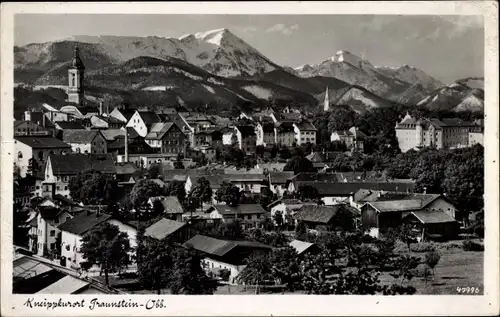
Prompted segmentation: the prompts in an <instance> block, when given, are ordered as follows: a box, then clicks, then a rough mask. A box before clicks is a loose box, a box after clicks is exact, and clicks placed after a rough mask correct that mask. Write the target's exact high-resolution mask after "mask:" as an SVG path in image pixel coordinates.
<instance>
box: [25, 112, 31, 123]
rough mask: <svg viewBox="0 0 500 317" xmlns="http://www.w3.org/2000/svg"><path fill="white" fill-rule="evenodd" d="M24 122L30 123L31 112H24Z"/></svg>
mask: <svg viewBox="0 0 500 317" xmlns="http://www.w3.org/2000/svg"><path fill="white" fill-rule="evenodd" d="M24 121H31V111H29V110H28V111H25V112H24Z"/></svg>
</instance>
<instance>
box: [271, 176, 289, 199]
mask: <svg viewBox="0 0 500 317" xmlns="http://www.w3.org/2000/svg"><path fill="white" fill-rule="evenodd" d="M293 177H294V173H293V172H269V173H268V178H269V189H270V190H271V191H272V192H273V193H274V194H277V195H278V196H280V197H281V196H283V194H284V193H285V191H286V190H287V184H288V182H289V181H290V180H291V179H292V178H293Z"/></svg>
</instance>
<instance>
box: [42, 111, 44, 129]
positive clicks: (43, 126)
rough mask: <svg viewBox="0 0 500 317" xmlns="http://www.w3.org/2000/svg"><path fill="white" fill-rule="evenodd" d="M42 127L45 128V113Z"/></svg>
mask: <svg viewBox="0 0 500 317" xmlns="http://www.w3.org/2000/svg"><path fill="white" fill-rule="evenodd" d="M42 127H44V128H45V114H43V115H42Z"/></svg>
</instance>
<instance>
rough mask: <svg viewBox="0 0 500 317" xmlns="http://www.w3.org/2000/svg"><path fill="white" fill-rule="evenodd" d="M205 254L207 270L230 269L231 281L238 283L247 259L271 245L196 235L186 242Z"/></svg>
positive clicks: (264, 251) (204, 263)
mask: <svg viewBox="0 0 500 317" xmlns="http://www.w3.org/2000/svg"><path fill="white" fill-rule="evenodd" d="M184 246H185V247H189V248H193V249H195V250H198V251H200V252H201V253H202V254H203V260H202V262H203V266H204V267H205V269H206V271H208V272H212V273H217V272H218V271H220V270H222V269H226V270H229V271H230V275H229V283H231V284H236V283H237V276H238V275H239V274H240V273H241V271H243V269H244V268H245V267H246V265H245V259H246V258H248V257H249V256H251V255H252V254H266V253H268V252H270V251H271V249H272V248H271V247H270V246H268V245H265V244H262V243H258V242H253V241H233V240H223V239H216V238H212V237H207V236H203V235H199V234H198V235H196V236H194V237H192V238H191V239H189V240H188V241H186V242H185V243H184Z"/></svg>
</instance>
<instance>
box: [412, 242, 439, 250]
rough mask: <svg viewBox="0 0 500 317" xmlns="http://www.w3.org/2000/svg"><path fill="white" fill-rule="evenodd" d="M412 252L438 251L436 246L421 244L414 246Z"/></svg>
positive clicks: (427, 243)
mask: <svg viewBox="0 0 500 317" xmlns="http://www.w3.org/2000/svg"><path fill="white" fill-rule="evenodd" d="M410 250H411V251H412V252H432V251H436V245H435V244H434V243H430V242H420V243H415V244H412V245H411V247H410Z"/></svg>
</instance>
